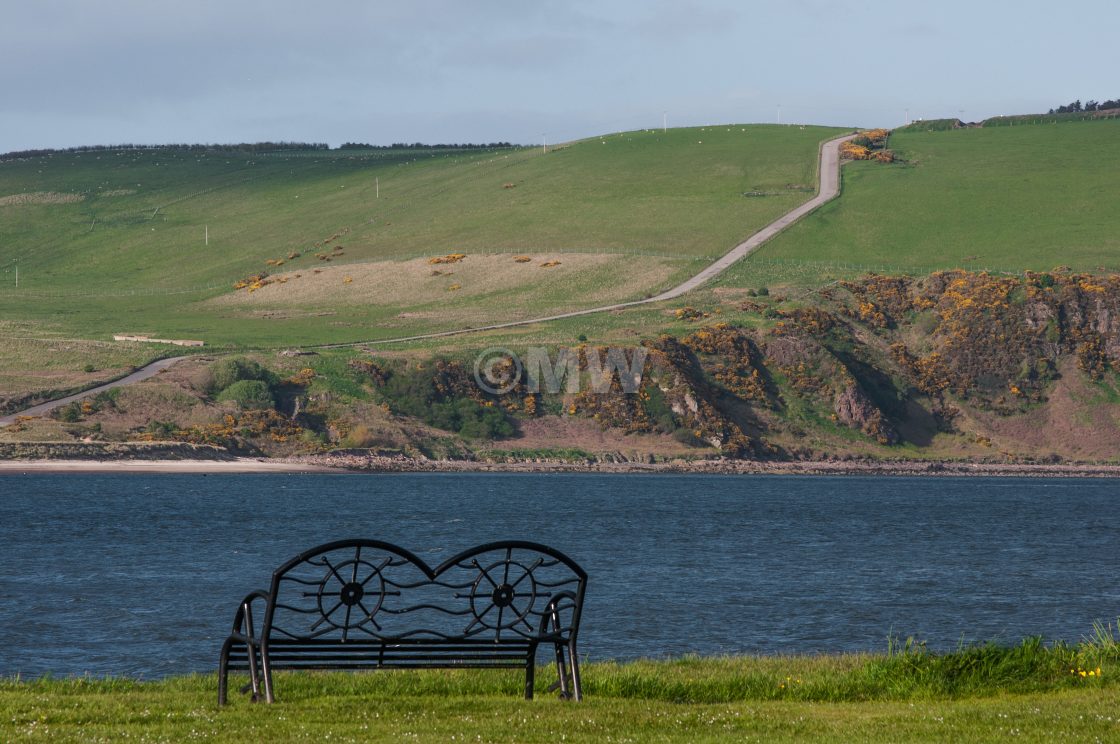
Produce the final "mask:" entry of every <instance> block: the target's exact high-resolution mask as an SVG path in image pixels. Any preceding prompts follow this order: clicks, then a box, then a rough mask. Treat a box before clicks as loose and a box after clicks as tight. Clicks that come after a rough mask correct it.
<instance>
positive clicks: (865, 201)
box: [758, 119, 1120, 273]
mask: <svg viewBox="0 0 1120 744" xmlns="http://www.w3.org/2000/svg"><path fill="white" fill-rule="evenodd" d="M890 147H891V149H893V150H894V151H895V152H896V154H898V155H899V156H900V157H901V159H902V161H903V162H898V163H894V164H891V165H884V164H881V163H872V162H857V163H852V164H850V165H848V166H846V167H845V169H844V193H843V197H842V198H841V199H839V200H837V201H834V202H832V203H831V204H828V205H826V206H825V207H823V208H822V209H820V210H818V211H817V212H816V213H814V214H813V215H811V216H810V217H809V218H808V219H806V220H805V221H803V222H802V223H800V224H799V225H797V226H795V227H794V228H792V229H791V230H789V231H788V232H786V233H785V234H783V235H781V236H779V237H778V238H777V239H775V240H774V241H773V242H771V243H770V244H768V245H767V246H766V247H765V248H763V249H762V250H761V251H760V252H759V254H758V257H759V258H760V259H774V260H779V261H808V262H836V263H840V264H849V265H857V266H861V267H867V268H876V267H883V268H886V269H903V270H910V271H914V272H919V273H925V272H928V271H931V270H935V269H951V268H969V269H982V268H991V269H994V270H1007V271H1021V270H1023V269H1033V270H1047V269H1051V268H1053V267H1055V266H1058V265H1062V264H1064V265H1067V266H1070V267H1072V268H1074V269H1077V270H1088V271H1096V270H1100V269H1102V268H1103V269H1105V270H1113V269H1116V268H1120V211H1118V210H1117V209H1116V205H1117V204H1120V180H1118V179H1117V178H1116V168H1117V165H1118V164H1120V120H1117V119H1110V120H1099V121H1062V122H1061V123H1054V124H1040V125H1034V126H1030V125H1028V126H1000V127H984V128H965V129H956V130H947V131H913V129H911V130H909V131H902V132H895V133H894V134H893V135H892V136H891V138H890Z"/></svg>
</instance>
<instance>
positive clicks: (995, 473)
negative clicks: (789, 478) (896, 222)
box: [0, 454, 1120, 478]
mask: <svg viewBox="0 0 1120 744" xmlns="http://www.w3.org/2000/svg"><path fill="white" fill-rule="evenodd" d="M28 473H85V474H89V473H167V474H175V473H196V474H248V473H336V474H344V473H352V474H360V473H365V474H370V475H372V474H386V473H594V474H617V475H635V474H643V473H648V474H682V475H687V474H695V475H818V476H821V475H827V476H837V475H853V476H870V475H882V476H910V477H917V476H925V477H954V476H955V477H1002V478H1120V465H1109V464H1083V463H1082V464H1014V463H975V462H943V461H935V462H924V461H898V462H876V461H869V460H868V461H865V460H849V461H843V460H818V461H760V460H718V459H717V460H691V461H688V460H674V461H669V462H658V463H641V462H564V461H559V460H556V461H549V460H534V461H519V462H486V461H479V460H421V459H413V458H407V457H399V456H384V455H368V456H367V455H355V454H346V455H318V456H306V457H293V458H277V459H271V460H270V459H266V458H250V457H241V458H231V459H189V458H182V459H178V458H177V459H157V458H151V459H130V458H119V459H117V458H114V459H11V460H0V475H6V474H9V475H10V474H28Z"/></svg>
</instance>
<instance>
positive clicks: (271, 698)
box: [261, 649, 276, 703]
mask: <svg viewBox="0 0 1120 744" xmlns="http://www.w3.org/2000/svg"><path fill="white" fill-rule="evenodd" d="M261 668H262V669H263V671H264V674H263V675H262V676H263V677H264V699H265V701H266V702H269V703H275V702H276V695H275V693H274V692H273V689H272V665H271V664H269V663H268V654H266V653H265V651H264V649H261Z"/></svg>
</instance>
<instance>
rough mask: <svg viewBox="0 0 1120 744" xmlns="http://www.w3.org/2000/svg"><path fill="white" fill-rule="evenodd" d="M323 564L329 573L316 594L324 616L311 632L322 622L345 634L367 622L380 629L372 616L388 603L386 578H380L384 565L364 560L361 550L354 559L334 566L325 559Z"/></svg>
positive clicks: (320, 583)
mask: <svg viewBox="0 0 1120 744" xmlns="http://www.w3.org/2000/svg"><path fill="white" fill-rule="evenodd" d="M323 563H324V564H326V566H327V570H326V573H324V574H323V579H322V581H320V582H319V590H318V591H317V592H316V601H317V603H318V608H319V614H320V615H321V617H320V618H319V620H317V621H316V622H315V625H313V626H312V629H313V630H314V629H315V628H317V627H319V626H320V625H322V624H323V623H328V624H329V625H331V626H332V627H335V628H338V629H339V630H342V631H343V634H344V635H345V632H346V631H348V630H353V629H355V628H360V627H361V626H363V625H365V624H366V623H372V624H373V625H374V627H377V628H378V629H380V626H379V625H378V624H377V621H376V620H374V619H373V617H374V615H376V614H377V611H378V610H380V609H381V604H382V603H383V602H384V601H385V578H384V577H383V576H382V575H381V569H382V568H384V567H385V562H383V563H381V565H375V564H373V563H371V562H370V561H369V560H367V559H363V558H362V549H361V547H358V549H357V550H356V551H355V552H354V557H353V558H350V559H348V560H345V561H342V562H341V563H338V564H332V563H331V562H330V561H329V560H328V559H327V558H326V556H324V557H323ZM359 576H361V577H363V578H361V579H359ZM375 579H376V581H375ZM370 582H373V584H372V585H371V583H370Z"/></svg>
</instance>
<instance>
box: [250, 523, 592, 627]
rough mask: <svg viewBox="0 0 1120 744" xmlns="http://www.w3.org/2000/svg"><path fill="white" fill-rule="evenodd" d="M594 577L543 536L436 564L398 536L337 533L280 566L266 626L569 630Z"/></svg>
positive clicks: (477, 550)
mask: <svg viewBox="0 0 1120 744" xmlns="http://www.w3.org/2000/svg"><path fill="white" fill-rule="evenodd" d="M586 584H587V573H586V572H585V571H584V570H583V569H582V568H580V566H579V565H577V564H576V563H575V562H574V561H573V560H571V559H570V558H568V557H567V556H565V555H564V554H563V553H561V552H559V551H557V550H554V549H552V548H550V547H548V546H546V545H540V544H537V543H531V542H522V541H505V542H495V543H488V544H486V545H480V546H478V547H476V548H471V549H470V550H466V551H464V552H462V553H460V554H458V555H456V556H454V557H452V558H449V559H448V560H446V561H444V562H443V563H442V564H440V565H439V566H437V567H436V568H430V567H429V566H428V565H427V564H426V563H424V561H422V560H421V559H420V558H418V557H417V556H415V555H413V554H412V553H410V552H408V551H407V550H405V549H404V548H400V547H398V546H396V545H391V544H389V543H386V542H380V541H378V540H361V539H359V540H339V541H337V542H332V543H327V544H325V545H320V546H318V547H316V548H312V549H310V550H307V551H305V552H303V553H301V554H299V555H297V556H296V557H294V558H292V559H291V560H290V561H288V562H287V563H285V564H284V565H282V566H280V568H278V569H276V572H275V573H274V574H273V576H272V587H271V592H270V594H271V596H272V601H271V602H270V603H269V606H268V609H267V610H266V613H265V618H264V623H263V627H262V636H263V637H266V638H271V639H292V640H312V639H322V640H336V641H339V642H346V641H370V640H403V639H424V638H428V639H439V640H491V641H502V640H508V641H516V640H521V641H526V640H540V639H545V638H554V637H556V636H560V637H563V638H568V637H570V636H572V635H574V634H575V633H576V632H577V630H578V628H579V618H580V611H581V609H582V607H583V595H584V590H585V588H586ZM546 621H547V622H546ZM546 626H547V627H546Z"/></svg>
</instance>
